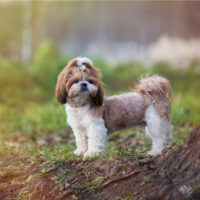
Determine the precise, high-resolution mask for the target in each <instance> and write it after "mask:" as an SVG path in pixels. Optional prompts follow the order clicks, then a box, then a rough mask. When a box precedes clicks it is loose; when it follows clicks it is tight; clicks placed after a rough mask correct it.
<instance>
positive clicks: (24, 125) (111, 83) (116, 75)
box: [0, 47, 200, 199]
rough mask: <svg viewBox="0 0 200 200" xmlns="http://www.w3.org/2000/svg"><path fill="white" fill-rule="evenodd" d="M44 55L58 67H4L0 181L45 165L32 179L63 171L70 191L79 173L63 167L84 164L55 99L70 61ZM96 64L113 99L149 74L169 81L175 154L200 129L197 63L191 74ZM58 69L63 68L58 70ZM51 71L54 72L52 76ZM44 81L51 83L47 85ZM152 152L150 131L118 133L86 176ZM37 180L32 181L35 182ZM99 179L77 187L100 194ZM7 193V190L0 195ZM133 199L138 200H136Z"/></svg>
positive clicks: (164, 68)
mask: <svg viewBox="0 0 200 200" xmlns="http://www.w3.org/2000/svg"><path fill="white" fill-rule="evenodd" d="M45 48H46V49H45ZM40 51H44V52H43V53H41V52H40V53H38V54H42V55H43V54H44V55H45V56H47V57H49V59H50V60H51V59H52V58H51V57H52V56H51V54H55V55H54V56H53V59H55V60H54V61H53V64H52V63H51V62H50V61H48V62H47V61H46V59H45V60H44V58H43V57H42V55H41V56H39V55H37V56H36V57H37V58H35V61H34V62H35V63H33V64H32V65H31V66H29V68H28V69H27V68H25V66H21V64H20V63H19V62H16V61H15V62H14V61H13V62H14V63H15V66H16V65H17V66H18V67H16V68H13V67H12V66H13V63H11V62H10V61H5V60H4V61H3V62H1V63H2V64H1V65H2V66H0V69H2V70H3V72H4V75H5V76H6V74H7V75H8V74H9V76H8V79H5V76H0V85H1V86H2V88H3V90H1V91H0V95H1V97H0V157H1V160H2V161H1V162H0V175H1V173H2V172H4V171H6V170H8V168H9V167H10V168H12V170H15V169H16V168H23V167H27V168H28V167H31V165H40V166H42V170H41V171H40V175H38V174H36V175H34V174H33V175H32V177H34V176H42V175H45V174H46V173H48V172H49V171H51V170H53V169H55V168H57V169H58V175H57V180H58V181H59V183H60V184H61V185H62V186H66V185H67V184H69V183H70V182H71V181H73V180H74V179H75V177H76V175H77V174H76V173H77V171H76V169H72V173H70V174H68V173H66V171H65V170H63V166H64V165H65V164H66V163H68V162H70V161H71V162H75V163H80V162H82V160H81V159H80V158H79V157H77V156H75V155H74V154H73V151H74V150H75V140H74V136H73V133H72V131H71V129H70V127H69V126H68V125H67V124H66V114H65V110H64V107H63V106H61V105H59V104H58V103H57V101H56V100H55V98H54V87H55V83H56V77H57V74H58V73H59V71H60V70H61V68H62V67H63V66H64V63H66V60H67V59H63V58H61V57H60V56H59V55H57V54H56V53H55V52H52V51H50V50H48V47H44V49H42V50H40ZM41 57H42V58H41ZM42 59H43V60H42ZM47 60H48V59H47ZM56 61H57V62H56ZM49 63H51V64H49ZM94 63H96V65H97V66H100V68H101V70H102V73H103V75H104V78H103V81H104V82H105V84H106V89H107V95H112V94H118V93H121V92H124V91H130V90H129V88H130V89H131V87H132V86H133V83H134V82H136V80H137V79H138V78H139V77H140V76H141V75H142V74H143V73H145V74H147V73H148V74H155V73H156V74H160V75H163V76H165V77H167V78H169V80H170V81H171V83H172V87H173V89H174V91H173V93H174V98H173V103H172V125H173V135H174V141H173V144H172V149H175V148H177V146H179V145H180V144H183V143H184V141H185V140H186V139H187V137H188V134H189V133H190V132H191V130H192V129H193V128H194V127H195V126H197V125H199V124H200V114H199V113H200V104H199V96H200V91H199V88H200V72H199V69H200V67H199V63H191V66H190V67H189V68H188V69H187V70H185V71H180V70H177V69H176V68H173V67H172V66H169V65H168V64H166V63H164V64H160V63H159V64H155V65H153V66H151V67H148V68H146V67H144V66H143V65H141V64H139V63H125V64H120V65H119V66H112V67H111V68H107V67H106V63H104V62H103V61H101V60H98V59H96V62H94ZM44 65H47V66H46V68H44V67H43V68H40V67H41V66H44ZM55 66H59V67H58V68H56V69H52V68H54V67H55ZM34 67H35V69H34ZM48 67H49V68H50V70H49V71H48ZM11 69H13V72H11V71H12V70H11ZM10 70H11V71H10ZM46 71H48V72H47V74H46V73H45V72H46ZM44 77H46V79H47V82H45V81H44ZM46 79H45V80H46ZM150 148H151V140H150V139H149V138H147V137H146V136H145V133H144V130H141V129H134V130H127V131H118V132H115V133H113V134H111V135H109V136H108V143H107V151H106V153H105V155H104V157H102V158H95V159H91V160H90V161H87V163H86V164H85V165H84V170H85V171H87V170H89V169H90V167H91V165H93V164H95V163H100V162H103V161H110V162H114V161H115V160H116V159H120V158H122V159H129V158H131V157H133V156H136V157H137V156H138V157H140V156H146V152H147V151H148V150H149V149H150ZM5 153H6V156H5ZM13 154H15V155H16V156H18V157H20V156H23V157H27V158H29V160H30V165H29V166H27V165H26V166H24V165H23V163H21V165H20V164H19V163H18V164H17V166H12V162H11V163H9V158H10V157H12V156H13ZM6 160H7V162H6ZM5 163H6V164H5ZM32 177H31V176H30V177H29V179H31V178H32ZM95 177H96V178H94V179H93V180H88V183H87V184H84V185H77V187H81V188H83V189H87V190H88V191H93V190H95V188H97V187H98V186H99V185H100V184H101V183H102V182H103V180H104V178H103V177H100V176H97V175H95ZM29 179H28V180H29ZM4 189H5V188H4V186H3V185H2V184H1V185H0V193H1V192H2V191H4ZM33 192H34V191H33ZM127 199H132V197H129V198H127Z"/></svg>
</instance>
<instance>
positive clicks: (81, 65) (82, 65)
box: [77, 62, 86, 69]
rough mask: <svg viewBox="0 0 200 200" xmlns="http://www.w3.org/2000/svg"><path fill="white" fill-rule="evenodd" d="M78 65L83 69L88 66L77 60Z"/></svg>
mask: <svg viewBox="0 0 200 200" xmlns="http://www.w3.org/2000/svg"><path fill="white" fill-rule="evenodd" d="M77 65H78V66H79V67H82V68H83V69H85V68H86V66H85V65H84V64H82V63H80V62H77Z"/></svg>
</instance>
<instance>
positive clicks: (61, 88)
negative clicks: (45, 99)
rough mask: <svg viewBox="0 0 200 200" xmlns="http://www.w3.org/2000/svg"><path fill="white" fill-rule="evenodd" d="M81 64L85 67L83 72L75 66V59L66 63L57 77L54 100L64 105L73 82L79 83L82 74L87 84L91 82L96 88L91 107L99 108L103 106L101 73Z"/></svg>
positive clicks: (87, 64)
mask: <svg viewBox="0 0 200 200" xmlns="http://www.w3.org/2000/svg"><path fill="white" fill-rule="evenodd" d="M83 64H84V65H86V66H87V67H86V69H84V70H83V68H81V67H79V66H78V65H77V59H74V60H72V61H70V62H69V63H68V65H67V66H66V67H65V68H64V69H63V71H62V72H61V73H60V75H59V76H58V80H57V85H56V98H57V100H58V101H59V102H60V103H61V104H65V103H66V102H67V98H68V95H69V94H68V93H69V90H70V87H71V86H72V84H73V83H74V82H79V81H80V80H81V79H82V77H83V73H84V76H85V79H86V80H87V81H88V82H91V83H93V84H95V85H96V86H97V87H98V91H97V93H96V96H94V97H91V100H92V106H99V105H102V104H103V97H104V87H103V82H102V81H101V72H100V70H99V69H97V68H95V67H93V66H92V65H90V64H89V63H83Z"/></svg>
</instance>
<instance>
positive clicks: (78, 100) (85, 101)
mask: <svg viewBox="0 0 200 200" xmlns="http://www.w3.org/2000/svg"><path fill="white" fill-rule="evenodd" d="M67 104H68V105H69V106H70V107H73V108H78V107H83V106H86V105H90V104H91V100H90V98H89V97H88V96H81V97H79V96H77V97H73V98H68V99H67Z"/></svg>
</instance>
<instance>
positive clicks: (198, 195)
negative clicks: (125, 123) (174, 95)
mask: <svg viewBox="0 0 200 200" xmlns="http://www.w3.org/2000/svg"><path fill="white" fill-rule="evenodd" d="M199 147H200V126H199V127H197V128H196V129H195V130H193V131H192V133H191V134H190V137H189V139H188V140H187V141H186V143H185V144H183V145H180V146H179V147H178V148H177V149H175V150H173V151H170V152H167V153H165V154H163V155H162V156H157V157H154V158H144V157H141V158H134V157H133V158H130V159H128V160H127V159H126V160H125V159H124V160H123V159H119V160H116V162H114V163H113V162H110V161H101V162H98V163H94V164H91V163H90V161H84V162H83V161H79V162H77V161H70V162H66V163H64V164H62V166H59V167H58V168H55V169H54V170H52V171H49V172H48V173H46V174H45V176H43V177H40V176H39V177H32V178H29V177H31V175H32V174H37V173H38V174H39V173H40V171H41V170H42V167H40V166H38V165H34V164H31V163H30V160H29V158H24V157H20V158H19V157H17V156H16V155H15V154H13V155H12V157H11V158H9V159H6V158H5V156H3V155H1V154H0V159H1V167H4V168H5V167H6V166H10V165H11V164H12V166H19V165H20V164H22V163H23V164H24V166H25V167H23V169H17V168H16V169H15V170H13V169H9V168H8V169H7V171H6V172H2V173H1V174H0V199H2V200H3V199H5V200H6V199H20V200H21V199H30V200H46V199H47V200H65V199H67V200H68V199H72V200H75V199H81V200H86V199H87V200H88V199H91V200H102V199H105V200H106V199H108V200H110V199H112V200H114V199H119V198H121V199H123V198H129V199H145V200H154V199H155V200H156V199H162V200H179V199H181V200H184V199H192V200H199V199H200V149H199ZM2 163H3V164H2ZM86 165H89V170H88V168H87V170H86V169H85V168H84V166H86ZM26 166H29V167H26ZM59 168H62V169H63V170H64V171H65V172H66V173H69V174H70V173H72V170H73V171H74V170H75V171H76V176H75V178H73V180H71V181H70V183H69V184H68V185H65V187H60V185H59V184H58V181H57V177H58V176H59V175H60V172H59ZM96 175H98V177H100V178H102V181H101V182H99V184H96V186H95V185H87V184H88V182H91V181H95V180H96V177H97V176H96ZM27 179H28V180H29V179H30V180H29V181H27ZM80 185H81V186H82V187H80Z"/></svg>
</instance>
